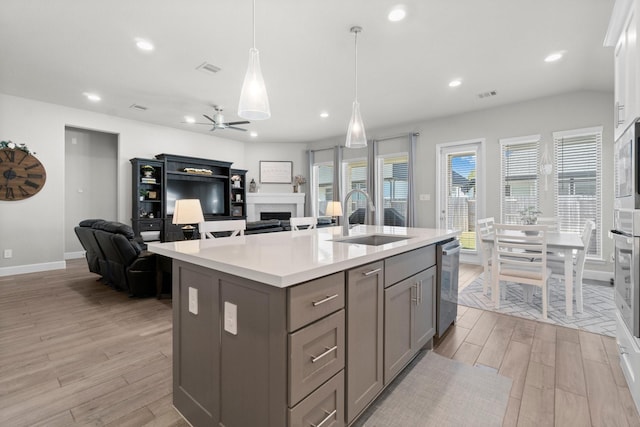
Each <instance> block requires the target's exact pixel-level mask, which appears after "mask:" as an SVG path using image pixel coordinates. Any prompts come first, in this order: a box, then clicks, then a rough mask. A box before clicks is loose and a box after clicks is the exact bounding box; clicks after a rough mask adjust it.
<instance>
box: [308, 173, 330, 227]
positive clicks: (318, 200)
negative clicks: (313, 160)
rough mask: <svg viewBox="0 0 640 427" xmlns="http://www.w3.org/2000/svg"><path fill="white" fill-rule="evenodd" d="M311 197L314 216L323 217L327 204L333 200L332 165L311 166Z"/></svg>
mask: <svg viewBox="0 0 640 427" xmlns="http://www.w3.org/2000/svg"><path fill="white" fill-rule="evenodd" d="M312 185H313V186H314V187H313V196H314V199H315V212H314V215H315V216H324V215H325V210H326V208H327V202H328V201H331V200H333V163H319V164H315V165H313V181H312Z"/></svg>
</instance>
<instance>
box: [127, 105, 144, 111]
mask: <svg viewBox="0 0 640 427" xmlns="http://www.w3.org/2000/svg"><path fill="white" fill-rule="evenodd" d="M129 108H131V109H133V110H138V111H147V110H148V108H147V107H145V106H144V105H138V104H131V105H129Z"/></svg>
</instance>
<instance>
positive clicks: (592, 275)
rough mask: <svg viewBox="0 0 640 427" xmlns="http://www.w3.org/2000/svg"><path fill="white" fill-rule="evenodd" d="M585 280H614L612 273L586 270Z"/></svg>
mask: <svg viewBox="0 0 640 427" xmlns="http://www.w3.org/2000/svg"><path fill="white" fill-rule="evenodd" d="M583 277H584V278H585V279H591V280H599V281H601V282H609V281H610V280H611V279H613V272H612V271H599V270H584V276H583Z"/></svg>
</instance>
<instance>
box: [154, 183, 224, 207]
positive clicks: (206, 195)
mask: <svg viewBox="0 0 640 427" xmlns="http://www.w3.org/2000/svg"><path fill="white" fill-rule="evenodd" d="M180 199H200V205H201V206H202V213H204V214H205V215H207V214H213V215H224V213H225V212H224V209H225V203H224V200H225V199H224V181H217V180H206V181H196V180H179V179H169V180H167V215H173V212H174V210H175V207H176V200H180Z"/></svg>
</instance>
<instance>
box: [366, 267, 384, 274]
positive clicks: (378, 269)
mask: <svg viewBox="0 0 640 427" xmlns="http://www.w3.org/2000/svg"><path fill="white" fill-rule="evenodd" d="M380 270H382V268H376V269H375V270H371V271H367V272H366V273H364V272H363V273H362V274H363V275H365V276H371V275H372V274H376V273H377V272H378V271H380Z"/></svg>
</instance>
